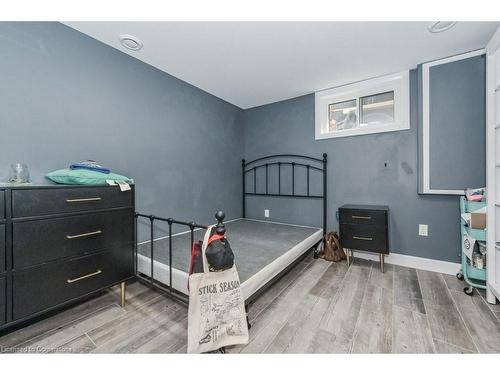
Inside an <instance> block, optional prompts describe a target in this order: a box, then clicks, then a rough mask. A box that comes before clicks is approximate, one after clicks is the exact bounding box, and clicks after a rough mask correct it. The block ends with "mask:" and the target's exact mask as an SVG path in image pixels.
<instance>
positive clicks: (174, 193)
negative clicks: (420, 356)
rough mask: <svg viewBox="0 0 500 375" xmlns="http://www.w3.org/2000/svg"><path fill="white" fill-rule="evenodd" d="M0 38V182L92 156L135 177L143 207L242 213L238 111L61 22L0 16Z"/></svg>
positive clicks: (208, 216)
mask: <svg viewBox="0 0 500 375" xmlns="http://www.w3.org/2000/svg"><path fill="white" fill-rule="evenodd" d="M0 45H1V46H2V53H1V58H0V71H1V72H2V73H1V79H0V103H1V110H0V181H5V180H6V179H7V176H8V170H9V166H10V164H11V163H13V162H17V161H22V162H25V163H27V164H28V166H29V168H30V172H31V175H32V178H33V181H34V182H43V180H44V178H43V176H44V175H45V173H47V172H49V171H51V170H54V169H59V168H65V167H67V166H68V165H69V164H70V163H71V162H74V161H80V160H85V159H94V160H98V161H100V162H102V163H104V164H105V165H107V166H109V167H110V168H112V169H113V170H114V171H116V172H118V173H122V174H125V175H127V176H130V177H133V178H134V180H135V181H136V183H137V195H136V199H137V208H138V210H139V211H141V212H145V213H153V214H157V215H171V216H174V217H176V218H179V219H183V220H192V219H196V220H197V221H199V222H201V223H207V222H212V221H213V220H214V219H213V213H214V212H215V210H216V209H219V208H223V209H224V210H225V211H226V212H227V216H228V217H229V218H234V217H239V216H240V215H241V198H240V189H241V182H240V181H241V178H240V173H241V172H240V168H241V157H242V149H243V131H242V115H243V111H242V110H241V109H239V108H237V107H235V106H233V105H231V104H228V103H227V102H224V101H223V100H221V99H218V98H216V97H215V96H212V95H209V94H207V93H206V92H204V91H202V90H200V89H198V88H196V87H194V86H191V85H189V84H187V83H185V82H183V81H181V80H178V79H176V78H174V77H172V76H170V75H168V74H166V73H164V72H162V71H160V70H157V69H155V68H153V67H151V66H150V65H147V64H145V63H143V62H141V61H139V60H137V59H134V58H131V57H130V56H128V55H126V54H124V53H122V52H120V51H118V50H116V49H114V48H110V47H109V46H107V45H105V44H103V43H100V42H98V41H96V40H95V39H92V38H90V37H88V36H86V35H84V34H82V33H80V32H78V31H75V30H73V29H71V28H69V27H67V26H64V25H62V24H60V23H52V22H51V23H33V22H28V23H5V22H2V23H0ZM221 160H222V161H223V162H224V163H223V168H219V167H218V166H219V165H220V161H221ZM161 234H162V232H161V231H158V235H161ZM141 238H144V236H142V237H141Z"/></svg>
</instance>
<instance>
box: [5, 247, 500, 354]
mask: <svg viewBox="0 0 500 375" xmlns="http://www.w3.org/2000/svg"><path fill="white" fill-rule="evenodd" d="M464 286H465V284H464V283H463V282H460V281H459V280H457V279H456V278H455V276H450V275H443V274H439V273H434V272H428V271H420V270H415V269H412V268H405V267H398V266H391V265H387V266H386V272H385V273H384V274H381V273H380V271H379V269H378V263H375V262H370V261H365V260H361V259H356V260H355V262H354V264H353V265H352V266H351V267H350V268H347V265H346V264H345V263H340V264H338V263H329V262H326V261H323V260H314V259H312V258H311V257H309V258H306V259H305V260H304V261H302V262H301V263H299V264H298V265H297V266H296V267H295V268H293V269H292V270H291V271H290V272H289V273H288V274H286V275H285V276H284V277H283V278H282V279H280V280H279V281H278V282H277V283H276V284H275V285H274V286H273V287H272V288H270V289H269V290H268V291H267V292H265V293H264V294H263V295H262V296H261V297H260V298H259V299H258V300H257V301H255V302H254V304H253V305H252V306H251V307H250V310H249V318H250V321H251V323H252V328H251V330H250V342H249V344H248V345H247V346H245V347H233V348H229V349H228V351H229V352H231V353H239V352H241V353H477V352H480V353H500V306H499V305H489V304H488V303H486V301H485V297H484V293H483V292H482V291H477V290H475V291H474V295H473V296H472V297H469V296H467V295H465V294H464V293H463V288H464ZM118 303H119V291H118V288H115V289H112V290H110V291H109V292H106V293H104V294H102V295H100V296H98V297H96V298H93V299H91V300H88V301H86V302H84V303H81V304H79V305H76V306H73V307H71V308H69V309H67V310H65V311H63V312H60V313H58V314H57V315H53V316H51V317H49V318H47V319H44V320H42V321H39V322H37V323H35V324H33V325H31V326H28V327H26V328H23V329H20V330H18V331H15V332H12V333H9V334H7V335H4V336H3V337H0V352H3V353H12V352H21V353H22V352H27V353H31V352H34V353H40V352H47V353H54V352H57V353H185V352H186V339H187V308H186V307H185V306H182V305H181V304H179V303H177V302H174V301H172V300H170V299H169V298H167V297H165V296H163V295H160V294H158V293H157V292H155V291H153V290H151V289H149V288H148V287H147V286H145V285H143V284H141V283H139V282H134V283H132V284H130V285H129V286H128V291H127V305H126V306H125V308H121V307H120V306H119V304H118Z"/></svg>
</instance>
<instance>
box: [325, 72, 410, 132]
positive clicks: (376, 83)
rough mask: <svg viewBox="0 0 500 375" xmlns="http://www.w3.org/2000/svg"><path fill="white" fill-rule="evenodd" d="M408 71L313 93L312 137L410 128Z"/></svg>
mask: <svg viewBox="0 0 500 375" xmlns="http://www.w3.org/2000/svg"><path fill="white" fill-rule="evenodd" d="M409 97H410V93H409V72H408V71H405V72H402V73H398V74H391V75H389V76H384V77H379V78H375V79H370V80H366V81H361V82H357V83H353V84H349V85H345V86H341V87H335V88H333V89H329V90H324V91H319V92H317V93H316V139H325V138H335V137H348V136H354V135H363V134H373V133H382V132H389V131H397V130H405V129H409V128H410V120H409V107H410V106H409Z"/></svg>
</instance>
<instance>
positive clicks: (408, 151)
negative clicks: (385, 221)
mask: <svg viewBox="0 0 500 375" xmlns="http://www.w3.org/2000/svg"><path fill="white" fill-rule="evenodd" d="M410 80H411V82H410V84H411V85H410V86H411V129H410V130H406V131H398V132H391V133H381V134H373V135H364V136H354V137H346V138H335V139H327V140H320V141H315V140H314V95H312V94H311V95H307V96H302V97H299V98H294V99H290V100H286V101H282V102H278V103H274V104H270V105H266V106H261V107H256V108H253V109H249V110H246V111H245V157H246V158H247V159H253V158H256V157H259V156H263V155H268V154H276V153H297V154H305V155H313V156H317V157H321V154H322V153H323V152H326V153H328V158H329V162H328V174H329V179H328V195H329V202H328V209H329V213H328V220H329V223H328V228H329V229H337V228H338V221H337V220H336V215H335V212H336V210H337V209H338V207H339V206H341V205H343V204H346V203H359V204H384V205H388V206H389V207H390V210H391V211H390V247H391V250H392V251H393V252H396V253H400V254H407V255H414V256H418V257H425V258H432V259H440V260H446V261H452V262H458V261H459V258H458V254H459V249H460V232H459V220H458V218H459V204H458V197H447V196H421V195H418V194H417V108H418V105H417V104H418V102H417V96H418V92H417V74H416V71H412V72H411V76H410ZM385 163H387V167H386V166H385ZM311 202H312V201H310V200H298V199H290V198H261V197H249V198H247V207H248V208H247V214H248V215H247V216H249V217H254V218H259V219H264V209H265V208H269V209H270V210H271V217H270V219H271V220H276V221H287V222H290V221H292V222H295V223H299V224H310V225H320V224H321V215H322V213H321V203H320V202H312V203H311ZM420 223H421V224H428V225H429V236H428V237H420V236H418V224H420Z"/></svg>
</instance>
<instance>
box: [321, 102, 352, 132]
mask: <svg viewBox="0 0 500 375" xmlns="http://www.w3.org/2000/svg"><path fill="white" fill-rule="evenodd" d="M328 110H329V129H328V130H329V131H336V130H344V129H354V128H356V127H357V126H358V125H357V124H358V122H357V103H356V99H354V100H347V101H344V102H339V103H332V104H330V105H329V106H328Z"/></svg>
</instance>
